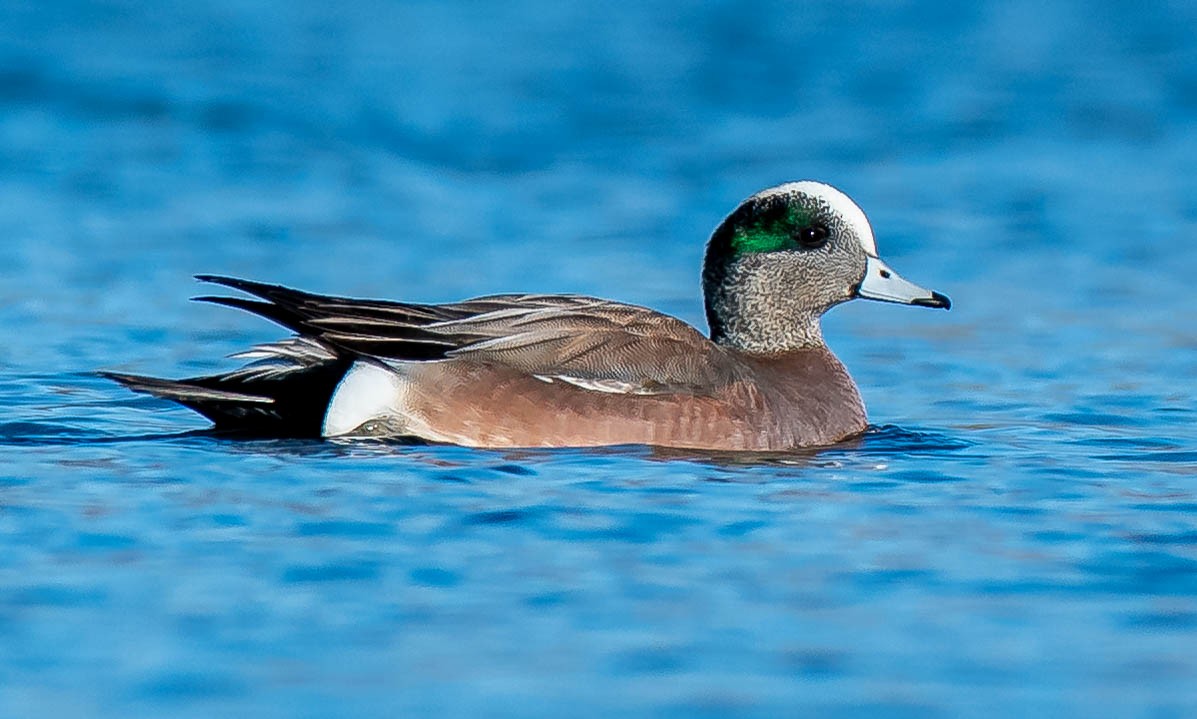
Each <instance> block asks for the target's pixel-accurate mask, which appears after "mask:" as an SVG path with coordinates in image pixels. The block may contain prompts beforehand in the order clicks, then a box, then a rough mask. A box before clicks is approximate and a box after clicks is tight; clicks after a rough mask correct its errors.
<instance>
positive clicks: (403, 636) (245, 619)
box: [0, 0, 1197, 717]
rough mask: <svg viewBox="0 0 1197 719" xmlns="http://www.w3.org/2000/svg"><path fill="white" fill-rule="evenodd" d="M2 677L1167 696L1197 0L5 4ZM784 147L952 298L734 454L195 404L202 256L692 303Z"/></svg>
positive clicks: (327, 699)
mask: <svg viewBox="0 0 1197 719" xmlns="http://www.w3.org/2000/svg"><path fill="white" fill-rule="evenodd" d="M3 17H4V21H3V22H2V23H0V188H2V189H0V237H3V238H4V240H3V242H0V268H2V269H0V277H2V278H3V279H2V281H0V328H3V337H4V342H3V343H2V344H0V406H2V407H3V412H2V414H0V715H2V716H13V717H25V716H94V717H131V716H176V717H192V716H194V717H209V716H257V717H283V716H287V717H292V716H301V717H325V716H494V717H508V716H511V717H514V716H520V717H558V716H563V715H570V716H581V717H586V716H611V715H624V716H661V717H697V716H743V717H773V716H783V715H786V716H791V715H817V716H827V717H857V716H869V715H878V716H887V717H903V716H919V717H926V716H944V717H948V716H1011V715H1015V716H1063V715H1071V716H1084V715H1088V716H1101V715H1118V716H1143V717H1180V716H1188V715H1192V714H1193V713H1194V712H1197V652H1195V651H1194V647H1195V646H1197V389H1195V386H1194V380H1193V378H1194V377H1195V376H1197V323H1194V322H1193V318H1194V317H1197V297H1195V295H1194V293H1193V292H1192V291H1191V290H1192V287H1193V278H1194V277H1197V249H1194V248H1195V245H1194V243H1193V238H1194V236H1195V230H1197V186H1195V185H1194V184H1193V182H1192V168H1193V167H1194V166H1197V133H1195V132H1194V127H1195V124H1194V123H1195V122H1197V46H1194V45H1193V43H1192V37H1193V31H1194V29H1195V28H1197V11H1195V10H1194V6H1193V5H1192V4H1189V3H1157V4H1153V5H1151V6H1149V7H1146V8H1143V7H1131V6H1129V5H1126V6H1124V5H1123V4H1119V3H1082V2H1057V3H1051V4H1048V5H1046V6H1044V4H1043V3H1040V2H1000V3H999V2H990V3H978V4H965V5H963V6H962V5H959V4H956V3H924V4H917V5H911V6H907V7H904V8H896V7H893V6H891V5H890V4H889V3H864V4H853V5H851V6H845V5H844V4H843V3H838V2H837V3H831V2H828V3H821V2H820V3H804V4H802V7H793V6H791V5H789V4H769V5H765V6H761V7H759V8H756V9H754V10H753V11H751V12H749V11H747V10H745V9H744V8H743V6H742V5H741V4H737V3H722V4H706V5H703V6H701V7H693V6H689V5H673V4H668V3H661V2H649V3H636V4H626V5H625V4H619V5H616V6H611V5H604V6H597V5H596V6H594V7H584V6H566V7H559V6H558V4H554V3H545V2H541V1H539V0H522V1H521V2H516V3H506V4H503V5H502V6H501V7H499V6H495V7H491V6H488V5H478V4H475V3H422V2H415V3H408V4H404V5H401V6H397V5H395V4H392V3H383V2H369V1H367V2H360V3H354V4H352V6H350V7H343V6H342V4H335V3H334V4H329V3H316V2H296V3H287V4H281V3H280V4H274V3H266V2H252V1H245V2H216V3H199V4H197V3H181V2H170V3H162V2H139V1H138V0H128V1H126V2H111V3H90V2H81V1H79V0H66V1H64V2H59V3H40V2H22V1H20V0H8V1H7V2H4V3H3ZM805 177H811V178H819V179H823V180H826V181H828V182H831V183H833V184H836V185H838V186H840V187H842V188H844V189H845V190H846V191H847V192H849V193H850V194H851V195H853V196H854V197H855V198H856V199H857V200H858V201H859V202H860V204H861V205H862V206H863V207H864V208H865V209H866V211H867V212H869V214H870V217H871V219H872V221H873V224H874V226H875V228H876V230H877V234H878V240H879V245H880V248H881V251H882V254H883V255H884V256H885V257H886V258H887V259H888V260H889V261H890V262H891V264H892V265H893V266H894V267H895V269H897V270H898V271H899V272H901V273H903V274H904V275H905V276H906V277H908V278H909V279H911V280H913V281H915V282H918V283H920V284H923V285H925V286H928V287H933V288H935V289H938V290H941V291H943V292H946V293H947V294H949V295H951V297H952V299H953V300H954V302H955V307H954V309H953V310H952V312H950V313H942V312H929V311H925V310H919V309H914V308H900V307H892V306H885V305H879V304H876V303H864V302H858V303H853V304H852V305H850V306H845V307H842V308H838V309H836V310H835V311H834V312H832V313H831V315H830V316H829V317H828V318H827V321H826V334H827V336H828V338H829V341H830V343H831V345H832V346H833V348H834V349H835V350H836V351H837V352H838V353H839V355H840V356H841V358H842V359H843V360H844V361H845V363H846V364H847V365H848V367H849V368H850V369H851V371H852V372H853V374H854V376H855V377H856V379H857V381H858V382H859V384H860V386H861V389H862V392H863V394H864V397H865V400H866V403H867V404H868V406H869V409H870V416H871V419H872V421H873V422H874V423H875V425H876V426H875V428H874V429H873V430H872V431H871V432H870V433H869V434H868V435H866V436H865V437H863V438H861V439H859V440H857V441H854V442H850V443H847V444H845V445H842V446H838V447H835V448H831V449H827V450H824V451H818V452H809V453H796V454H793V455H790V456H770V457H735V456H698V455H686V454H684V453H681V454H679V453H666V452H661V451H656V450H650V449H645V448H615V449H607V450H602V451H573V450H569V451H537V452H531V451H526V452H486V451H473V450H467V449H461V448H455V447H403V446H395V445H386V444H378V445H371V444H362V445H350V446H342V445H336V444H330V443H319V442H241V443H233V442H226V441H219V440H214V439H212V438H209V437H206V436H204V435H203V434H202V432H198V430H202V428H203V427H204V422H203V420H201V419H199V418H197V417H196V416H194V415H192V414H190V413H188V412H187V411H185V410H182V409H178V408H175V407H173V406H171V405H170V404H167V403H164V402H160V401H157V400H153V399H150V398H146V397H143V396H137V395H132V394H129V393H126V392H125V391H123V390H122V389H120V388H119V387H116V386H114V385H112V384H109V383H107V382H104V381H102V380H100V379H98V378H96V377H95V376H94V375H92V374H90V372H91V371H92V370H93V369H97V368H106V369H117V370H124V371H134V372H144V373H152V374H161V375H166V376H179V375H185V374H192V373H199V372H208V371H216V370H219V369H227V368H230V367H232V366H234V364H233V363H231V362H229V361H227V360H223V359H221V358H222V356H223V355H225V354H228V353H231V352H234V351H237V350H239V349H243V348H244V347H245V346H246V345H247V344H249V343H252V342H258V341H267V340H270V339H273V338H277V337H280V336H281V333H280V331H279V330H277V329H275V328H273V327H271V326H269V325H268V324H267V323H265V322H262V321H260V320H257V319H255V318H252V317H249V316H246V315H244V314H242V313H236V312H233V311H229V310H226V309H221V308H216V307H208V306H202V305H198V304H195V303H188V302H187V301H186V298H187V297H188V296H190V295H193V294H198V293H200V292H201V289H200V288H199V287H198V286H197V285H195V284H194V283H192V282H191V281H190V280H189V277H190V275H191V274H193V273H198V272H216V273H227V274H233V275H240V276H247V277H251V278H255V279H262V280H268V281H278V282H284V283H288V284H291V285H294V286H300V287H304V288H307V289H312V290H316V291H325V292H336V293H343V294H351V295H359V296H379V297H401V298H406V299H414V300H423V301H443V300H452V299H459V298H461V297H465V296H469V295H475V294H482V293H487V292H496V291H509V290H531V291H546V292H553V291H575V292H586V293H593V294H599V295H604V296H609V297H615V298H619V299H623V300H627V301H632V302H639V303H644V304H649V305H651V306H654V307H657V308H660V309H662V310H665V311H668V312H671V313H674V314H676V315H678V316H680V317H683V318H685V319H687V320H689V321H692V322H695V323H699V324H701V321H702V313H701V308H700V305H699V302H698V290H697V274H698V263H699V259H700V255H701V251H702V242H703V240H704V239H705V237H706V236H707V234H708V233H709V232H710V230H711V229H712V228H713V227H714V225H715V224H716V223H717V222H718V221H719V219H721V218H722V216H723V215H724V214H725V213H726V212H728V211H730V210H731V209H732V208H733V207H734V206H735V204H736V203H737V202H738V201H739V200H740V199H741V198H742V197H744V196H746V195H748V194H750V193H752V192H754V191H756V190H758V189H761V188H763V187H767V186H770V185H773V184H776V183H778V182H781V181H785V180H790V179H798V178H805Z"/></svg>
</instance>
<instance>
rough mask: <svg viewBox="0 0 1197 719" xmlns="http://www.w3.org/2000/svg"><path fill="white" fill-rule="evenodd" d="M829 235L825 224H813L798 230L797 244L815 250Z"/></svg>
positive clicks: (825, 242) (824, 242) (823, 243)
mask: <svg viewBox="0 0 1197 719" xmlns="http://www.w3.org/2000/svg"><path fill="white" fill-rule="evenodd" d="M830 236H831V232H830V231H829V230H828V229H827V225H822V224H815V225H811V226H810V227H803V228H802V229H800V230H798V244H800V245H802V246H803V247H804V248H806V249H808V250H817V249H818V248H820V247H822V246H823V245H825V244H827V238H829V237H830Z"/></svg>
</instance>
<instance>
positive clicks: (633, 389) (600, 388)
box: [532, 374, 664, 395]
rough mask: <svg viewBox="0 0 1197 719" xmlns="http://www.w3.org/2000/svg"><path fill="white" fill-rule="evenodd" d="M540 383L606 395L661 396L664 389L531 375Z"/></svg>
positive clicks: (631, 383) (587, 378)
mask: <svg viewBox="0 0 1197 719" xmlns="http://www.w3.org/2000/svg"><path fill="white" fill-rule="evenodd" d="M532 376H533V377H535V378H536V379H538V380H540V381H541V382H548V383H549V384H552V383H553V382H564V383H566V384H571V385H573V386H574V387H578V388H580V389H585V390H590V391H591V392H605V393H607V394H638V395H646V394H661V393H662V392H663V389H664V388H659V387H653V386H651V385H646V384H644V383H642V382H627V381H625V380H620V379H607V378H604V379H595V378H591V377H570V376H569V375H559V374H554V375H543V374H537V375H532Z"/></svg>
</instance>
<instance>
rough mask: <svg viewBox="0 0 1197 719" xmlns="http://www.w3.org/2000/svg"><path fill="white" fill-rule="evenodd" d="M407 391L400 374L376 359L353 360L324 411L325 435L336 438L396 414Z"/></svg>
mask: <svg viewBox="0 0 1197 719" xmlns="http://www.w3.org/2000/svg"><path fill="white" fill-rule="evenodd" d="M406 394H407V390H406V387H405V383H404V380H403V377H402V376H400V375H399V374H398V373H397V372H395V371H394V370H393V369H391V368H389V367H387V366H386V365H384V364H382V363H379V362H371V361H369V360H359V361H358V362H354V363H353V366H352V367H350V368H349V371H348V372H346V373H345V376H344V377H343V378H342V379H341V383H340V384H338V385H337V388H336V390H334V391H333V396H332V399H330V400H329V402H328V411H327V412H326V413H325V414H324V427H323V428H322V429H321V434H323V435H324V436H325V437H338V436H341V435H346V434H349V433H351V432H353V431H354V430H356V429H358V428H359V427H361V426H362V425H364V424H365V423H367V422H369V421H371V420H377V419H384V418H393V417H397V416H399V414H400V413H401V411H402V407H403V404H404V396H405V395H406Z"/></svg>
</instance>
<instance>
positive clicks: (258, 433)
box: [99, 357, 353, 438]
mask: <svg viewBox="0 0 1197 719" xmlns="http://www.w3.org/2000/svg"><path fill="white" fill-rule="evenodd" d="M352 363H353V360H352V358H350V357H337V358H335V359H329V360H326V361H323V362H319V363H314V364H310V365H308V366H305V367H302V368H296V369H291V370H289V371H287V372H285V373H276V374H263V373H254V372H247V371H246V370H238V371H235V372H229V373H227V374H218V375H209V376H205V377H191V378H188V379H179V380H168V379H158V378H156V377H145V376H142V375H133V374H122V373H119V372H100V373H99V374H100V375H101V376H103V377H107V378H108V379H111V380H114V381H116V382H119V383H121V384H123V385H124V386H126V387H128V388H129V389H131V390H133V391H135V392H143V393H145V394H150V395H153V396H155V397H161V398H162V399H169V400H172V401H175V402H178V403H179V404H181V405H183V406H185V407H189V408H191V409H193V410H195V411H196V412H199V413H200V414H202V415H203V416H205V417H207V418H208V419H210V420H211V421H212V423H213V424H214V425H215V427H213V430H214V431H216V432H220V433H222V434H230V435H236V436H242V437H292V438H315V437H320V436H321V428H322V427H323V424H324V414H325V411H326V410H327V409H328V403H329V400H330V399H332V395H333V392H334V391H335V390H336V388H337V384H338V383H339V382H340V381H341V378H343V377H344V376H345V373H346V372H347V371H348V370H349V367H350V365H351V364H352Z"/></svg>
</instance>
